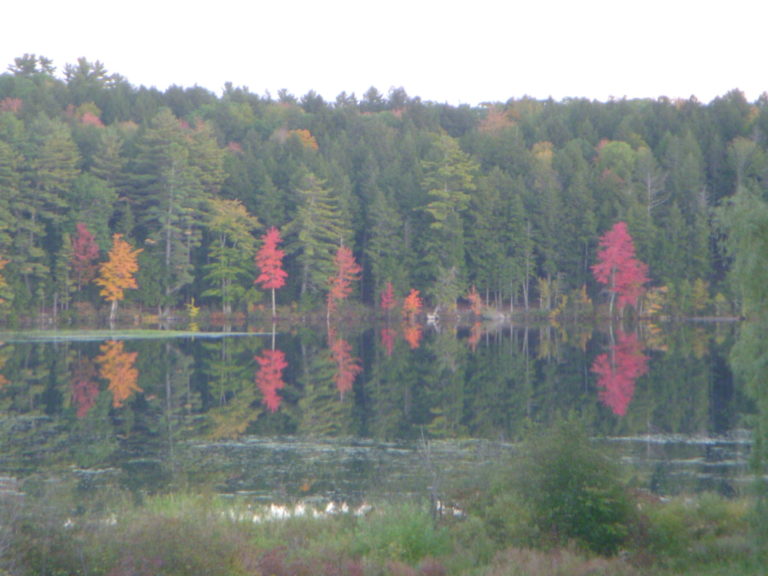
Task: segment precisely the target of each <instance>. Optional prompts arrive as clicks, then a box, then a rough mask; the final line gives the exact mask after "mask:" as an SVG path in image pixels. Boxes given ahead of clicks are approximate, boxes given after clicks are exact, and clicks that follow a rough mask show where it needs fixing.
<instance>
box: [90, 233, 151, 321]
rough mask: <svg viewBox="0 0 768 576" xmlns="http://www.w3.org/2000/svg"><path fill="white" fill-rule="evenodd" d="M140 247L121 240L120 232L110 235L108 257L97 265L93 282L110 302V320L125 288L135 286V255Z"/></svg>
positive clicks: (136, 269)
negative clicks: (96, 276) (97, 270)
mask: <svg viewBox="0 0 768 576" xmlns="http://www.w3.org/2000/svg"><path fill="white" fill-rule="evenodd" d="M140 252H141V249H140V248H139V249H137V250H134V249H133V247H132V246H131V245H130V244H129V243H128V242H126V241H125V240H123V235H122V234H115V235H113V236H112V248H111V249H110V251H109V259H108V260H107V261H106V262H103V263H102V264H101V266H100V267H99V277H98V278H96V280H95V282H96V284H98V285H99V286H101V290H100V291H99V294H101V295H102V296H104V299H105V300H106V301H107V302H111V303H112V309H111V310H110V313H109V318H110V320H114V319H115V315H116V314H117V303H118V302H119V301H120V300H122V299H123V298H125V290H126V289H128V288H137V285H136V278H135V277H134V274H136V272H138V270H139V262H138V259H137V256H138V255H139V253H140Z"/></svg>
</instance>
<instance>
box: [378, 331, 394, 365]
mask: <svg viewBox="0 0 768 576" xmlns="http://www.w3.org/2000/svg"><path fill="white" fill-rule="evenodd" d="M395 334H396V333H395V329H394V328H382V329H381V344H382V346H384V353H385V354H386V355H387V358H389V357H390V356H392V352H393V350H394V349H395Z"/></svg>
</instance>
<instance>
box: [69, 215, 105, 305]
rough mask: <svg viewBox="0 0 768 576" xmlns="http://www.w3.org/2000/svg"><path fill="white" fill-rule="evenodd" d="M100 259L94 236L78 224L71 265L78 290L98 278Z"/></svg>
mask: <svg viewBox="0 0 768 576" xmlns="http://www.w3.org/2000/svg"><path fill="white" fill-rule="evenodd" d="M98 258H99V245H98V244H96V240H95V239H94V238H93V234H91V231H90V230H88V228H87V227H86V225H85V224H83V223H82V222H78V223H77V226H76V228H75V237H74V238H73V239H72V257H71V260H70V265H71V266H72V270H73V271H74V273H75V278H76V282H77V289H78V290H80V288H81V287H82V286H83V285H84V284H88V283H89V282H92V281H93V279H94V278H95V277H96V272H97V271H98V265H97V264H96V260H97V259H98Z"/></svg>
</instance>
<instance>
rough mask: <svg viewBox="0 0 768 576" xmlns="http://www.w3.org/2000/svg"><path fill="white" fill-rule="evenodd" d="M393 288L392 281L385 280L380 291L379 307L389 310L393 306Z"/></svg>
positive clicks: (394, 302)
mask: <svg viewBox="0 0 768 576" xmlns="http://www.w3.org/2000/svg"><path fill="white" fill-rule="evenodd" d="M396 303H397V302H396V301H395V290H394V288H393V287H392V282H387V284H386V286H385V287H384V291H383V292H382V293H381V309H382V310H385V311H387V312H389V311H390V310H392V309H393V308H394V307H395V304H396Z"/></svg>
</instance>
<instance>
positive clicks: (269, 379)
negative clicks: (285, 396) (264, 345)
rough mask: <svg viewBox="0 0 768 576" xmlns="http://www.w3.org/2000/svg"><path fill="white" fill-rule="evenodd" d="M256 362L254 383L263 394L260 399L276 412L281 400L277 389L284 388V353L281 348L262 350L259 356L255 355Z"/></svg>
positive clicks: (286, 363)
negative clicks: (256, 368) (256, 370)
mask: <svg viewBox="0 0 768 576" xmlns="http://www.w3.org/2000/svg"><path fill="white" fill-rule="evenodd" d="M256 362H258V364H259V370H258V372H257V373H256V385H257V386H258V387H259V390H260V391H261V393H262V395H263V398H262V400H261V401H262V403H263V404H264V405H265V406H266V407H267V409H268V410H269V411H270V412H277V409H278V408H280V403H281V402H282V398H281V397H280V395H279V394H278V393H277V391H278V390H281V389H282V388H285V382H284V381H283V370H284V369H285V368H286V367H287V366H288V362H286V360H285V354H284V353H283V351H282V350H264V352H263V353H262V354H261V356H256Z"/></svg>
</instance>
